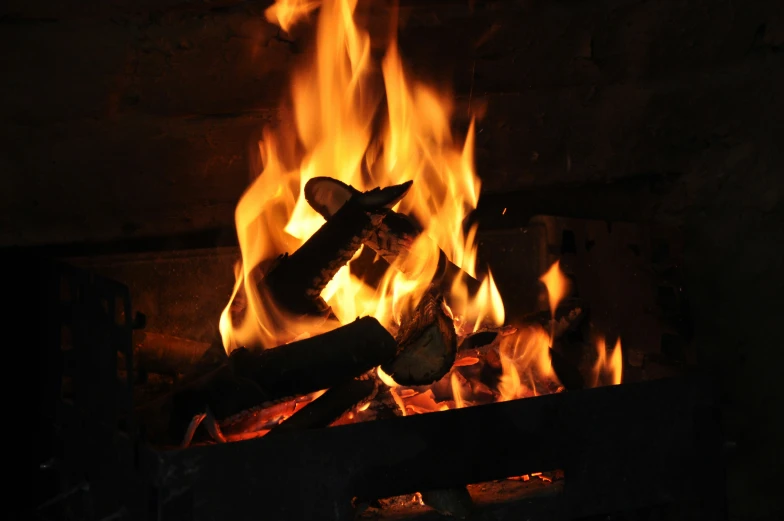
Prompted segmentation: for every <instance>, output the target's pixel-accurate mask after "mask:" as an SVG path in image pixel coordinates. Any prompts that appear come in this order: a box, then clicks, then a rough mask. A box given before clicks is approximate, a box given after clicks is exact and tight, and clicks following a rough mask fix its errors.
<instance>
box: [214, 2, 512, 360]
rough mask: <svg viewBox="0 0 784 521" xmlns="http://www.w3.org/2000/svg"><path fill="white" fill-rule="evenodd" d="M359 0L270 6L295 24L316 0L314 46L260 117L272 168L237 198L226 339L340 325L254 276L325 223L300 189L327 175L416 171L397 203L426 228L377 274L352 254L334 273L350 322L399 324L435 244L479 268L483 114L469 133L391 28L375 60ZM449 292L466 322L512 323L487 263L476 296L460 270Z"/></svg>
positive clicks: (243, 340) (266, 338)
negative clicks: (372, 280)
mask: <svg viewBox="0 0 784 521" xmlns="http://www.w3.org/2000/svg"><path fill="white" fill-rule="evenodd" d="M356 4H357V0H324V1H323V2H315V1H308V0H278V1H277V2H276V3H275V5H273V6H272V7H270V8H269V9H268V10H267V11H266V13H265V14H266V16H267V18H268V19H269V20H270V21H273V22H275V23H277V24H278V25H279V26H280V27H281V28H282V29H283V30H286V31H288V30H289V29H290V28H291V27H292V25H294V24H295V23H297V22H298V21H299V20H301V19H303V18H305V17H307V16H308V15H309V14H310V13H312V12H314V11H315V10H316V9H317V8H319V7H320V10H319V13H318V22H317V29H316V30H317V34H316V36H317V37H316V49H315V53H314V55H313V56H312V59H311V60H310V61H309V62H307V63H305V64H304V65H303V66H302V67H300V68H298V69H297V70H296V72H295V74H294V75H293V77H292V83H291V99H290V102H289V103H286V104H284V106H283V108H282V110H281V114H282V115H283V117H282V122H281V124H280V125H279V126H278V127H277V128H275V129H274V130H273V129H272V128H267V129H265V130H264V132H263V139H262V141H261V142H260V143H259V150H260V155H261V160H262V164H263V171H262V172H261V173H260V175H258V176H257V177H256V178H255V180H254V181H253V183H252V184H251V186H250V187H249V188H248V189H247V190H246V192H245V193H244V194H243V196H242V198H241V200H240V201H239V203H238V205H237V209H236V214H235V220H236V227H237V235H238V238H239V245H240V250H241V254H242V261H241V262H240V263H239V264H238V266H237V270H236V285H235V289H234V293H233V295H232V297H231V300H230V302H229V304H228V305H227V306H226V308H225V310H224V311H223V314H222V316H221V321H220V329H221V335H222V337H223V343H224V346H225V348H226V350H227V351H231V350H232V349H234V348H235V347H237V346H241V345H261V346H262V347H265V348H269V347H274V346H277V345H280V344H282V343H285V342H290V341H291V340H293V339H294V338H296V337H298V336H300V335H303V334H318V333H322V332H325V331H326V330H328V329H329V328H332V327H335V324H334V322H328V323H324V322H323V321H319V320H315V319H313V320H305V319H303V317H292V316H289V315H288V314H287V313H286V312H285V311H284V310H282V309H280V308H279V307H277V306H276V305H275V303H274V302H273V300H272V299H271V298H270V296H269V295H266V294H264V291H263V290H262V289H260V288H259V285H258V283H259V281H260V280H261V278H262V277H263V273H264V271H265V270H266V269H267V268H268V266H269V264H270V263H271V262H273V261H274V260H275V259H276V258H277V257H278V256H279V255H281V254H283V253H285V252H293V251H295V250H296V249H297V248H299V247H300V246H301V245H302V244H303V243H304V242H305V241H306V240H307V239H308V238H309V237H310V236H311V235H312V234H313V233H314V232H315V231H316V230H317V229H318V228H319V227H320V226H321V225H322V224H323V223H324V218H323V217H321V215H319V214H318V213H317V212H316V211H314V210H313V209H312V208H311V207H310V206H309V204H308V202H307V201H306V200H305V197H304V192H303V191H304V187H305V183H306V182H307V181H308V180H310V179H312V178H314V177H317V176H329V177H332V178H335V179H338V180H340V181H342V182H344V183H346V184H349V185H351V186H353V187H354V188H356V189H358V190H362V191H365V190H369V189H373V188H376V187H379V186H381V187H385V186H390V185H395V184H400V183H403V182H405V181H409V180H413V181H414V183H413V186H412V188H411V190H410V191H409V192H408V194H407V195H406V197H405V198H403V199H402V200H401V201H400V202H399V203H398V204H397V205H396V206H395V208H394V210H395V211H397V212H400V213H403V214H406V215H409V216H411V217H413V218H414V219H415V220H416V221H417V222H419V223H421V224H422V225H423V228H424V233H422V234H420V235H419V236H418V238H417V239H415V240H414V242H413V244H412V246H411V248H410V250H409V252H408V254H407V255H402V256H401V257H400V258H399V259H398V260H397V261H396V262H395V265H394V266H393V268H392V269H389V270H387V273H386V275H385V277H384V279H383V280H382V282H381V284H380V285H379V286H378V287H376V288H371V287H369V286H367V285H366V284H365V283H364V282H362V281H361V280H359V279H358V278H357V277H355V276H354V275H352V274H351V272H350V270H349V267H348V266H344V267H343V269H341V270H340V271H339V272H338V273H337V275H336V276H335V277H334V278H333V280H332V281H331V283H330V284H329V285H327V287H326V288H325V289H324V290H323V292H322V297H323V298H324V299H325V300H326V302H327V303H328V304H329V305H330V306H331V308H332V310H333V312H334V314H335V315H336V316H337V318H338V319H339V320H340V321H341V322H346V321H350V320H353V319H354V318H356V317H357V316H362V315H371V316H374V317H376V318H377V319H378V320H379V321H380V322H381V323H382V324H384V325H385V326H387V327H395V325H396V324H397V323H398V322H399V320H400V316H401V314H402V312H403V310H405V309H406V308H407V306H411V305H413V304H415V303H416V302H417V301H418V299H419V298H420V297H421V296H422V294H424V292H425V291H426V290H427V288H428V285H429V283H430V281H431V280H432V278H433V276H434V274H435V272H436V269H437V265H438V258H439V253H440V252H439V249H440V250H441V251H443V252H444V253H445V254H446V256H447V257H448V258H449V259H450V260H451V261H452V262H453V263H454V264H455V265H457V266H459V267H460V268H462V270H463V271H464V272H466V273H467V274H469V275H471V276H476V240H475V239H476V229H475V228H474V229H472V230H470V231H469V232H464V230H463V220H464V218H465V217H466V215H467V214H468V213H469V212H470V211H471V210H473V209H474V208H475V207H476V205H477V202H478V199H479V191H480V182H479V179H478V177H477V176H476V173H475V171H474V166H473V163H474V157H473V149H474V125H473V122H472V123H471V125H470V126H469V128H468V129H467V131H466V135H465V138H464V140H463V141H462V142H461V141H460V140H459V139H457V138H456V137H455V136H453V134H452V129H451V127H450V117H451V111H452V104H451V101H450V99H449V97H448V96H446V95H444V94H442V93H439V92H438V91H436V90H434V89H432V88H430V87H428V86H427V85H424V84H422V83H420V82H418V81H416V80H415V79H412V78H410V77H409V76H408V75H407V73H406V71H405V67H404V66H403V62H402V59H401V56H400V54H399V53H398V49H397V42H396V40H395V38H394V36H393V37H392V38H391V40H390V41H389V42H388V45H387V49H386V52H385V55H384V57H383V59H382V60H381V63H380V65H379V64H378V63H375V61H374V58H373V57H372V56H371V38H370V35H369V34H368V32H367V31H366V30H364V29H363V28H361V27H359V26H358V25H357V24H356V23H355V21H354V11H355V8H356ZM450 293H451V294H450V295H447V299H448V300H449V301H450V304H451V311H452V312H453V316H454V318H455V320H456V321H457V322H458V323H459V324H464V325H465V326H466V327H467V328H469V329H472V330H476V329H477V328H479V326H480V325H481V324H489V325H501V324H502V323H503V321H504V310H503V303H502V302H501V298H500V295H499V293H498V289H497V288H496V285H495V282H494V281H493V278H492V276H490V275H489V274H488V275H487V276H486V277H484V278H483V279H482V280H481V288H480V290H479V292H478V293H477V294H475V295H470V294H469V291H468V287H467V285H466V283H465V280H462V279H461V278H460V277H458V278H457V279H456V280H455V282H454V284H453V285H452V288H451V291H450Z"/></svg>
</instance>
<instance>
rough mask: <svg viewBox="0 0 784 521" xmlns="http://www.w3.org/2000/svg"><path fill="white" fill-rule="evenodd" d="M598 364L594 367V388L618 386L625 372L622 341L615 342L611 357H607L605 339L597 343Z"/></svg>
mask: <svg viewBox="0 0 784 521" xmlns="http://www.w3.org/2000/svg"><path fill="white" fill-rule="evenodd" d="M596 354H597V359H596V364H594V366H593V387H596V386H598V385H618V384H620V383H621V376H622V372H623V353H622V351H621V339H620V338H619V339H618V340H617V341H616V342H615V347H614V348H613V350H612V352H611V353H610V356H607V345H606V344H605V341H604V338H602V337H600V338H598V339H597V341H596Z"/></svg>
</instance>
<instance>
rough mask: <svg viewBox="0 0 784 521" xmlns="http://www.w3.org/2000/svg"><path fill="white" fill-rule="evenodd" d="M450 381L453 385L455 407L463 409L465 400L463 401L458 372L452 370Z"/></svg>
mask: <svg viewBox="0 0 784 521" xmlns="http://www.w3.org/2000/svg"><path fill="white" fill-rule="evenodd" d="M449 381H450V384H451V385H452V397H453V398H454V399H455V408H456V409H462V408H463V407H465V401H463V394H462V391H460V380H459V379H458V378H457V373H455V372H454V371H452V375H451V376H450V380H449Z"/></svg>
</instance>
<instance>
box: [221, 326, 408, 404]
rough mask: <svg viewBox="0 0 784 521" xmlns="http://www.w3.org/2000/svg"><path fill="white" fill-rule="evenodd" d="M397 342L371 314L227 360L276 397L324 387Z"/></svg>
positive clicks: (363, 367)
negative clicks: (317, 333) (313, 335)
mask: <svg viewBox="0 0 784 521" xmlns="http://www.w3.org/2000/svg"><path fill="white" fill-rule="evenodd" d="M396 351H397V343H396V342H395V339H394V338H393V337H392V335H391V334H389V332H388V331H387V330H386V329H384V327H383V326H382V325H381V324H380V323H379V322H378V320H376V319H375V318H373V317H363V318H359V319H357V320H355V321H354V322H352V323H350V324H346V325H345V326H341V327H339V328H337V329H335V330H333V331H330V332H328V333H324V334H322V335H318V336H315V337H312V338H307V339H305V340H299V341H297V342H292V343H290V344H286V345H282V346H278V347H275V348H272V349H267V350H264V351H256V352H252V351H250V350H248V349H245V348H240V349H235V350H234V351H232V353H231V355H230V356H229V364H230V365H231V367H232V369H233V370H234V373H235V374H236V375H237V376H242V377H246V378H249V379H250V380H252V381H254V382H256V383H257V384H258V385H259V386H260V387H261V388H262V389H263V390H264V391H265V392H266V393H267V394H268V396H269V399H276V398H281V397H286V396H297V395H303V394H308V393H312V392H315V391H320V390H322V389H328V388H330V387H332V386H334V385H336V384H339V383H342V382H345V381H347V380H350V379H352V378H355V377H357V376H359V375H362V374H364V373H366V372H368V371H369V370H370V369H372V368H374V367H376V366H378V365H381V364H383V363H386V362H387V361H389V360H390V359H392V358H393V357H394V356H395V353H396Z"/></svg>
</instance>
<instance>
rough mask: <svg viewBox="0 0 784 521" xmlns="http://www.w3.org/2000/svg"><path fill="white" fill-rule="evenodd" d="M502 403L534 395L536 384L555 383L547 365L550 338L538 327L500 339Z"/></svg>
mask: <svg viewBox="0 0 784 521" xmlns="http://www.w3.org/2000/svg"><path fill="white" fill-rule="evenodd" d="M498 354H499V355H500V358H501V381H500V382H499V384H498V391H499V393H500V394H501V399H502V401H507V400H514V399H516V398H525V397H529V396H535V395H536V392H537V391H536V384H535V381H541V382H546V381H549V382H554V383H558V378H557V377H556V376H555V372H554V371H553V366H552V363H551V362H550V337H549V336H548V334H547V332H546V331H545V330H544V329H542V328H541V327H540V326H529V327H523V328H520V329H518V330H517V332H516V333H515V334H512V335H507V336H504V337H501V341H500V345H499V349H498Z"/></svg>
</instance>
